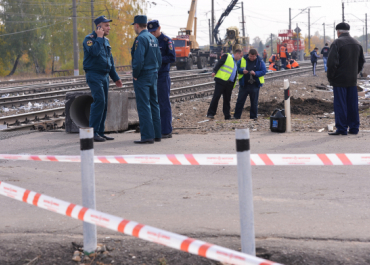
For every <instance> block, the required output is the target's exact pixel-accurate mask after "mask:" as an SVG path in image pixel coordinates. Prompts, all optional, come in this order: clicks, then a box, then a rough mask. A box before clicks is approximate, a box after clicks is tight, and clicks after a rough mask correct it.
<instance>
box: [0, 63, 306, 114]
mask: <svg viewBox="0 0 370 265" xmlns="http://www.w3.org/2000/svg"><path fill="white" fill-rule="evenodd" d="M300 69H304V68H303V67H301V68H296V69H290V70H286V71H289V72H291V73H293V72H296V71H299V70H300ZM280 73H281V71H279V72H272V73H271V72H270V73H267V75H272V74H280ZM200 78H210V76H209V73H201V74H196V75H191V76H175V77H172V78H171V81H172V82H182V81H186V80H194V79H200ZM62 85H63V86H61V85H57V84H55V85H51V86H48V87H47V88H48V89H52V88H55V90H52V91H50V92H41V93H29V94H23V95H18V96H10V97H2V98H0V106H3V107H5V106H14V105H18V104H20V105H22V103H27V102H31V103H32V102H45V101H49V102H50V101H51V100H60V99H63V98H64V96H65V94H66V93H67V92H77V91H85V90H89V87H88V86H86V83H85V82H83V83H79V84H77V83H64V84H62ZM123 85H124V87H123V88H116V87H115V84H114V83H111V84H110V87H112V89H115V90H129V89H133V83H132V82H127V83H124V84H123ZM63 88H64V89H63Z"/></svg>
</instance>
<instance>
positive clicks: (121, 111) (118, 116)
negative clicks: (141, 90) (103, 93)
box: [105, 91, 129, 132]
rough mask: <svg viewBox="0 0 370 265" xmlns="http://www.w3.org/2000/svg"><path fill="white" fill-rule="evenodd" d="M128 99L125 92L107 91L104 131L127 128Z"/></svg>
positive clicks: (117, 130)
mask: <svg viewBox="0 0 370 265" xmlns="http://www.w3.org/2000/svg"><path fill="white" fill-rule="evenodd" d="M128 101H129V100H128V93H127V92H123V91H111V92H109V93H108V111H107V120H106V122H105V131H106V132H120V131H125V130H127V129H128V108H127V107H128Z"/></svg>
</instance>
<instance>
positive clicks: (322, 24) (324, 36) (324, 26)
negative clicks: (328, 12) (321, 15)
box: [322, 22, 326, 46]
mask: <svg viewBox="0 0 370 265" xmlns="http://www.w3.org/2000/svg"><path fill="white" fill-rule="evenodd" d="M322 25H323V26H324V46H325V43H326V41H325V22H324V23H323V24H322Z"/></svg>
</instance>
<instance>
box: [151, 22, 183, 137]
mask: <svg viewBox="0 0 370 265" xmlns="http://www.w3.org/2000/svg"><path fill="white" fill-rule="evenodd" d="M148 31H149V32H150V33H151V34H152V35H153V36H154V37H156V38H157V40H158V45H159V48H160V50H161V54H162V66H161V69H160V70H159V72H158V85H157V91H158V103H159V109H160V114H161V127H162V138H172V110H171V103H170V90H171V78H170V74H169V72H170V67H171V63H173V62H175V61H176V53H175V48H174V47H173V42H172V40H171V38H170V37H168V36H166V35H164V34H163V33H162V32H161V26H160V25H159V22H158V20H152V21H149V22H148Z"/></svg>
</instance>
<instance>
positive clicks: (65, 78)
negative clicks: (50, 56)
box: [0, 67, 208, 90]
mask: <svg viewBox="0 0 370 265" xmlns="http://www.w3.org/2000/svg"><path fill="white" fill-rule="evenodd" d="M207 69H208V67H207V68H204V69H193V70H171V72H173V73H189V72H194V71H204V70H207ZM119 73H120V74H121V75H127V76H129V77H131V70H130V71H125V72H119ZM123 73H125V74H123ZM85 78H86V77H85V75H79V76H63V77H52V78H37V79H24V80H12V81H2V82H1V81H0V90H1V89H4V88H8V87H10V86H11V85H14V84H25V85H26V84H29V85H31V84H33V85H42V84H44V85H47V84H50V83H55V82H60V81H65V82H71V81H73V80H80V79H81V80H83V79H85Z"/></svg>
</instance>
